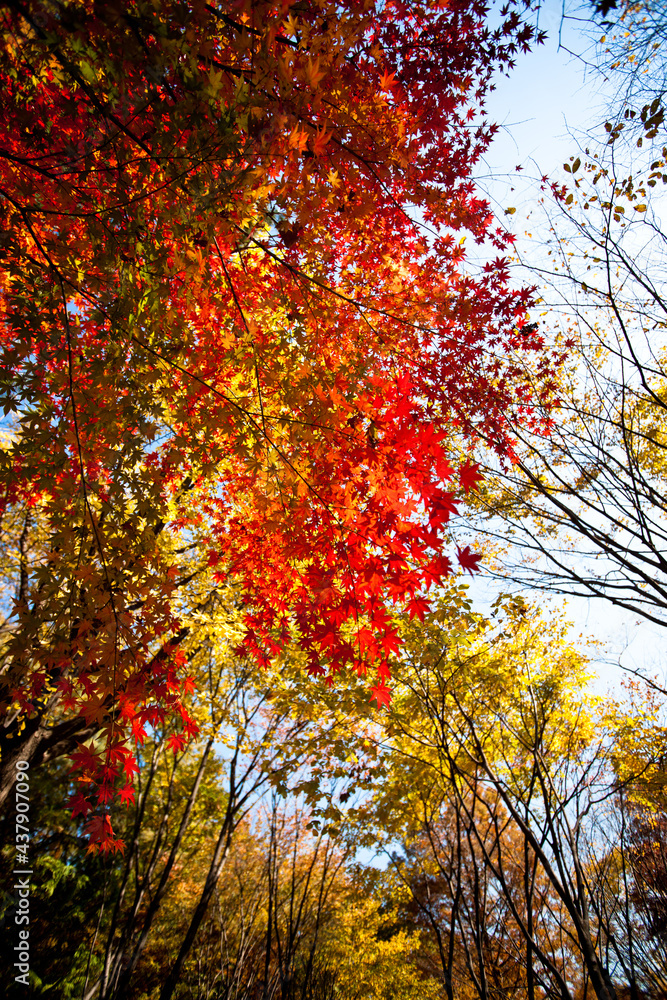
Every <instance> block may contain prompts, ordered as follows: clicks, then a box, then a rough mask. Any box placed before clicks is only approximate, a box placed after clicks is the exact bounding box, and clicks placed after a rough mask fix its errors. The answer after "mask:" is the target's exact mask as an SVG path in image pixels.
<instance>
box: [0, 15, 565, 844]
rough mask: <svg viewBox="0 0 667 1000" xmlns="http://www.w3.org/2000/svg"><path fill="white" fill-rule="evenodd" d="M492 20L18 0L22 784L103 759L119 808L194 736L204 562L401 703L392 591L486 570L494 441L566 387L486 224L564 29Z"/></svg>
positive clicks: (265, 616) (14, 291)
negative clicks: (160, 760)
mask: <svg viewBox="0 0 667 1000" xmlns="http://www.w3.org/2000/svg"><path fill="white" fill-rule="evenodd" d="M485 15H486V8H485V5H484V4H483V3H481V2H479V0H452V2H447V3H444V2H442V3H441V2H438V0H434V2H422V3H405V2H403V0H392V2H389V3H386V2H382V3H380V2H378V3H368V2H361V0H345V2H343V3H333V2H327V0H314V2H308V3H296V4H291V5H290V4H289V3H287V2H283V3H269V2H259V3H258V2H249V0H229V2H221V3H200V2H193V3H184V2H181V0H155V2H153V3H150V4H149V3H143V2H140V0H138V2H129V0H126V2H117V3H113V4H104V3H95V4H93V5H90V4H85V3H78V2H71V3H67V4H50V3H48V2H37V0H35V2H31V0H25V2H22V0H12V2H10V3H8V4H7V5H5V7H3V11H2V14H1V15H0V16H1V18H2V42H1V47H0V76H1V77H2V82H3V91H4V98H3V102H2V108H1V109H0V116H1V121H2V126H3V134H4V136H5V139H4V144H3V148H2V150H0V194H1V195H2V207H1V209H0V211H1V212H2V232H1V235H0V239H1V241H2V249H3V271H2V278H1V280H2V294H1V297H0V309H1V311H2V319H1V326H0V341H1V344H0V368H1V370H2V390H1V403H2V406H3V408H4V413H5V415H6V416H7V423H6V432H5V437H4V441H3V445H2V451H1V457H2V462H1V468H0V476H1V477H2V489H1V491H0V495H1V497H2V501H1V502H2V516H3V518H4V523H5V524H10V525H16V526H18V527H20V530H19V531H18V539H17V543H16V544H17V550H18V552H19V556H18V559H17V560H16V562H17V565H16V574H17V577H16V578H17V588H16V598H15V600H14V602H13V606H12V607H11V609H10V613H9V615H8V618H7V621H6V623H5V628H4V633H3V668H2V678H1V682H0V683H1V692H0V701H1V703H2V708H3V715H4V718H3V729H2V752H3V764H2V766H3V781H2V788H3V792H4V793H6V791H7V789H8V788H9V787H10V785H11V780H12V778H13V767H14V761H15V760H16V759H17V758H19V757H20V758H22V759H28V760H33V761H34V762H35V763H39V762H40V761H42V760H45V759H48V758H49V757H51V756H54V755H56V754H58V753H68V752H69V753H71V752H72V750H74V749H75V747H76V750H75V753H74V757H73V760H74V763H75V765H76V767H77V768H78V769H79V772H80V774H81V775H82V777H83V779H85V781H88V780H90V781H92V782H93V783H94V784H95V785H96V786H97V788H98V792H97V793H96V797H95V795H93V796H92V797H90V796H89V797H86V796H85V795H84V796H83V801H80V802H79V807H80V808H81V809H82V810H84V811H86V809H87V808H88V807H89V806H90V805H91V804H94V803H96V804H97V805H102V806H103V805H104V803H105V802H107V801H109V799H110V798H111V797H112V796H113V795H114V794H115V789H116V788H117V786H118V784H119V782H121V781H125V782H126V786H127V780H128V779H129V780H131V777H132V774H133V771H134V768H135V765H134V761H133V757H132V752H131V747H130V745H129V744H128V742H127V740H128V738H129V737H133V738H134V739H139V740H141V739H142V738H144V736H145V733H146V731H147V727H149V726H154V725H156V724H158V723H159V721H160V719H162V718H164V715H165V713H175V714H176V715H180V717H181V720H182V733H181V735H179V734H175V735H174V736H173V747H174V749H178V748H179V747H181V746H182V745H183V742H184V741H185V740H187V738H188V737H189V736H190V735H192V733H193V732H194V728H195V724H194V722H193V720H192V719H191V718H190V716H189V714H188V711H187V709H186V706H185V696H186V695H187V690H186V688H187V686H188V683H189V682H188V681H187V657H186V654H185V652H184V642H185V639H186V637H187V635H188V634H189V631H188V627H186V626H184V625H183V623H182V621H181V619H180V617H179V610H178V609H179V596H178V595H179V591H180V589H182V587H183V584H184V581H185V580H187V579H189V573H188V572H186V571H185V570H184V569H183V567H184V564H185V558H184V555H183V554H184V553H187V552H188V551H189V550H190V548H191V547H196V549H197V551H198V552H199V553H200V556H201V558H200V562H199V565H198V567H196V568H195V569H192V570H190V571H189V572H192V573H203V572H204V571H207V569H206V566H207V563H208V568H209V569H211V570H212V571H213V573H214V574H215V576H216V578H217V581H218V582H219V583H220V584H222V583H225V582H226V581H227V580H228V579H230V578H232V579H234V580H235V581H236V582H237V585H238V589H237V594H238V602H239V604H240V606H241V608H242V612H243V622H244V628H243V634H242V636H241V637H240V640H239V645H240V646H242V647H243V648H244V650H245V651H246V652H247V654H248V655H252V656H253V657H254V658H255V659H256V660H257V661H258V662H259V663H266V662H268V661H269V660H270V659H271V658H272V657H274V656H275V655H277V654H278V653H279V652H280V650H281V649H282V648H284V646H285V645H286V643H288V642H290V641H296V642H297V643H298V645H299V646H300V648H301V649H302V650H303V651H304V652H305V654H306V659H307V663H306V666H307V669H308V670H309V671H310V673H311V674H313V675H322V676H324V677H325V678H326V679H327V681H329V682H331V681H332V680H333V677H334V675H335V674H336V672H337V671H339V670H340V669H341V668H342V667H343V666H345V665H351V666H352V667H353V668H356V670H357V671H358V672H359V673H361V674H365V673H366V671H368V670H370V672H371V677H372V678H373V681H372V683H373V687H372V694H373V697H374V698H375V699H376V701H377V703H378V705H382V704H386V703H387V701H388V699H389V688H388V684H387V680H388V676H389V667H388V654H389V653H390V652H391V651H392V650H395V649H396V648H397V645H398V643H399V636H398V634H397V631H396V628H395V626H394V623H393V619H392V609H393V607H394V605H397V606H399V607H400V606H403V607H407V608H408V610H409V611H410V612H411V613H412V614H415V615H421V614H423V613H424V608H425V607H426V605H425V603H424V600H425V592H426V590H427V589H428V588H429V586H431V585H432V584H434V583H438V582H439V581H441V580H442V579H443V578H444V577H445V576H446V575H447V574H449V573H450V572H451V571H452V568H453V562H454V558H453V557H452V558H450V557H449V556H447V555H445V554H444V553H443V544H444V543H446V542H447V525H448V522H449V521H450V519H451V516H452V514H453V513H455V511H456V509H457V503H458V502H459V500H460V499H461V496H462V495H463V494H464V493H465V492H466V491H467V490H468V489H469V488H470V487H471V486H472V485H473V484H474V482H475V480H476V475H477V468H476V465H475V463H474V461H473V459H472V457H471V455H470V448H472V446H473V445H474V443H475V441H476V440H478V439H479V438H480V437H482V436H483V437H484V439H485V440H487V441H491V442H492V443H493V446H494V447H495V449H496V450H497V451H498V452H500V453H503V452H507V451H508V450H510V449H511V434H510V431H509V428H510V425H511V422H512V420H513V419H514V420H523V421H530V419H531V416H530V414H531V406H532V403H533V400H534V396H535V394H536V393H537V394H538V395H539V393H541V392H546V391H547V390H546V389H543V388H540V387H539V386H538V388H537V390H536V389H535V384H536V383H535V381H534V380H533V379H532V377H531V379H528V378H526V377H525V369H524V366H522V364H521V363H520V362H519V361H517V358H516V355H517V352H518V353H521V352H524V351H526V350H537V351H539V350H540V346H541V345H540V342H539V340H538V339H534V340H531V338H530V337H527V336H525V335H524V336H519V334H518V332H517V329H518V328H519V327H520V326H521V324H522V318H523V316H524V313H525V309H526V304H527V302H528V299H529V293H528V291H526V290H518V291H515V290H512V289H511V288H510V287H509V283H508V273H507V267H506V263H505V261H504V259H503V258H502V256H501V257H499V258H498V259H496V260H495V261H489V263H488V264H487V265H485V267H484V268H483V270H482V271H480V273H479V274H478V275H477V276H475V275H473V274H472V272H471V271H470V269H466V267H465V249H464V241H463V237H464V236H465V235H466V234H467V235H468V236H469V237H470V238H472V239H473V240H475V241H478V242H483V241H484V240H488V241H489V245H490V246H492V247H495V249H496V251H497V252H498V253H499V254H502V253H503V252H504V250H505V248H506V246H507V237H506V236H504V235H503V234H502V233H501V232H500V230H499V229H497V228H495V227H494V224H493V220H492V218H491V216H490V214H489V209H488V205H487V204H486V202H485V201H484V200H482V199H481V198H479V197H478V195H477V193H476V189H475V186H474V183H473V180H472V171H473V168H474V166H475V164H476V162H477V160H478V159H479V157H480V155H481V154H482V153H483V152H484V150H485V149H486V148H487V146H488V143H489V142H490V140H491V138H492V136H493V132H494V128H493V126H491V125H489V124H488V123H486V121H485V120H484V117H483V107H484V97H485V94H486V92H487V91H488V88H489V86H490V85H491V80H492V74H493V72H495V71H497V70H499V69H504V68H507V67H508V66H509V65H510V64H511V62H512V59H513V56H514V54H515V53H516V52H517V51H518V50H519V49H521V48H524V49H525V48H526V47H527V46H528V44H529V42H530V40H531V38H532V34H533V33H532V29H531V28H530V27H529V26H528V25H527V24H525V23H524V22H523V21H522V18H521V15H520V13H519V11H518V10H517V9H515V8H514V7H509V8H508V9H507V10H506V11H505V13H504V20H503V23H502V25H501V27H500V28H498V29H497V30H494V31H491V30H490V29H489V28H488V27H487V25H486V22H485ZM540 364H541V365H542V369H543V371H544V372H546V370H547V369H548V359H547V358H546V357H545V358H544V359H543V360H542V361H541V362H540ZM454 442H457V445H456V447H454ZM462 449H463V450H462ZM457 456H459V457H457ZM458 562H459V564H460V566H461V567H462V568H464V569H469V570H470V571H473V570H474V569H475V566H476V562H477V560H476V557H475V555H474V554H473V553H471V552H470V549H469V548H468V547H464V548H462V549H459V551H458ZM54 720H55V721H54ZM86 740H88V742H86ZM123 775H125V776H126V778H124V777H123ZM128 794H129V793H128ZM86 803H88V806H87V805H86ZM90 822H91V823H92V822H95V823H97V824H98V826H99V824H103V827H100V829H97V828H96V829H95V831H93V832H94V834H95V837H96V840H97V841H98V842H99V843H100V844H101V845H102V846H110V845H112V844H113V838H112V836H111V833H110V831H109V829H108V828H107V826H106V825H104V824H106V821H105V820H102V819H101V817H100V816H97V817H96V818H95V817H93V819H91V821H90Z"/></svg>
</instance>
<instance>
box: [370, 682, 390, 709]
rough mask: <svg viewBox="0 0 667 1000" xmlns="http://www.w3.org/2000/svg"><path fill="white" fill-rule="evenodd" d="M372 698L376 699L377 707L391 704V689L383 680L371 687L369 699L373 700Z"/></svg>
mask: <svg viewBox="0 0 667 1000" xmlns="http://www.w3.org/2000/svg"><path fill="white" fill-rule="evenodd" d="M374 698H375V699H376V701H377V707H378V708H382V706H383V705H387V706H388V705H390V704H391V690H390V689H389V688H388V687H387V685H386V684H385V683H384V681H383V682H382V683H380V684H376V685H375V687H373V688H371V697H370V700H371V701H373V699H374Z"/></svg>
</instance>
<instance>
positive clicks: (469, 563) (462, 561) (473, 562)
mask: <svg viewBox="0 0 667 1000" xmlns="http://www.w3.org/2000/svg"><path fill="white" fill-rule="evenodd" d="M456 554H457V556H458V560H459V565H460V566H461V569H463V570H467V571H468V573H470V575H471V576H473V575H474V574H475V573H477V571H478V569H479V565H478V564H479V562H480V560H481V558H482V556H481V553H479V552H471V551H470V546H469V545H466V547H465V548H464V549H457V550H456Z"/></svg>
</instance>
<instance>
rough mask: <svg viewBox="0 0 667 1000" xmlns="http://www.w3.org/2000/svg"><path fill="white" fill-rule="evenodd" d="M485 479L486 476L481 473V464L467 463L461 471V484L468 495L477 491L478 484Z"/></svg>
mask: <svg viewBox="0 0 667 1000" xmlns="http://www.w3.org/2000/svg"><path fill="white" fill-rule="evenodd" d="M483 478H484V476H483V475H482V473H481V472H480V471H479V464H478V463H477V462H466V463H465V465H462V466H461V467H460V469H459V483H460V484H461V486H462V487H463V489H464V490H465V492H466V493H469V492H470V490H474V489H476V487H477V483H478V482H479V481H480V479H483Z"/></svg>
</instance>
